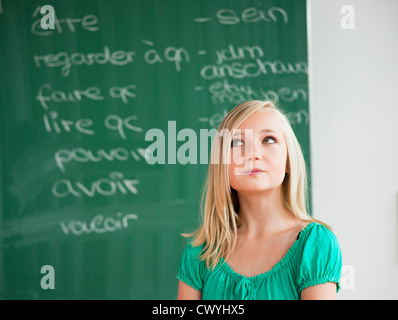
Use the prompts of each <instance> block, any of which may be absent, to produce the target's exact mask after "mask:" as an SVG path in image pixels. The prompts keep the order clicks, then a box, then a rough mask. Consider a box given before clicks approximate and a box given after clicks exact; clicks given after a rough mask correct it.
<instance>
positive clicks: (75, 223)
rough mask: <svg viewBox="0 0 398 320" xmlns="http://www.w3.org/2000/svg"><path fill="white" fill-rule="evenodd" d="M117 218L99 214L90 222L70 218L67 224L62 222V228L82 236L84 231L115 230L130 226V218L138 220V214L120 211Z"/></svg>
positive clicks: (67, 232)
mask: <svg viewBox="0 0 398 320" xmlns="http://www.w3.org/2000/svg"><path fill="white" fill-rule="evenodd" d="M116 215H117V218H116V219H115V218H112V217H106V218H104V216H103V215H101V214H97V215H96V216H95V217H94V218H93V219H92V220H91V221H90V222H85V221H79V220H70V221H69V222H68V223H67V224H65V222H61V223H60V225H61V228H62V231H63V233H64V234H65V235H68V234H72V235H75V236H80V235H82V234H84V233H87V234H89V233H93V232H94V233H105V232H113V231H117V230H121V229H126V228H128V226H129V220H137V219H138V216H137V215H136V214H131V213H130V214H126V215H124V216H123V215H122V213H120V212H118V213H117V214H116Z"/></svg>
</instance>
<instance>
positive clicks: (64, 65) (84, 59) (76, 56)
mask: <svg viewBox="0 0 398 320" xmlns="http://www.w3.org/2000/svg"><path fill="white" fill-rule="evenodd" d="M134 55H135V52H134V51H124V50H118V51H114V52H112V53H111V52H110V50H109V48H108V47H107V46H105V47H104V51H103V52H99V53H81V52H75V53H72V54H68V53H67V52H59V53H56V54H47V55H43V56H41V55H36V54H35V55H34V56H33V59H34V62H35V65H36V67H37V68H40V67H41V66H42V65H44V66H46V67H49V68H55V67H61V74H62V75H63V76H64V77H67V76H68V75H69V73H70V69H71V67H72V66H79V65H87V66H92V65H96V64H106V63H109V64H112V65H117V66H123V65H126V64H128V63H133V62H134V58H133V56H134Z"/></svg>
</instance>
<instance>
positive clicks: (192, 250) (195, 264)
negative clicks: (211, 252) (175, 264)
mask: <svg viewBox="0 0 398 320" xmlns="http://www.w3.org/2000/svg"><path fill="white" fill-rule="evenodd" d="M202 249H203V245H202V246H199V247H194V246H192V244H191V243H189V244H188V245H187V246H186V247H185V249H184V252H183V253H182V255H181V259H180V265H179V269H178V274H177V278H178V279H179V280H181V281H182V282H184V283H186V284H187V285H189V286H191V287H192V288H194V289H196V290H199V291H202V288H203V280H204V276H205V272H206V263H205V261H200V258H199V256H200V253H201V251H202Z"/></svg>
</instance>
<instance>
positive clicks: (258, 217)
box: [238, 188, 298, 237]
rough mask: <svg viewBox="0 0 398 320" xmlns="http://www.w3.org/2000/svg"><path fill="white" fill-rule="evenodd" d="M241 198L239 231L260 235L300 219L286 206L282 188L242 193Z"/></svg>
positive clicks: (249, 234)
mask: <svg viewBox="0 0 398 320" xmlns="http://www.w3.org/2000/svg"><path fill="white" fill-rule="evenodd" d="M238 199H239V207H240V208H239V218H240V227H239V232H240V233H242V232H244V233H245V234H246V235H248V236H252V237H258V236H261V235H266V234H273V233H275V232H279V231H282V230H286V228H290V227H292V226H294V225H297V223H298V220H297V219H296V218H295V217H294V216H293V215H292V214H291V213H290V212H289V211H288V210H286V209H285V208H284V206H283V203H282V197H281V189H280V188H278V189H273V190H267V191H264V192H261V193H250V194H242V193H239V192H238Z"/></svg>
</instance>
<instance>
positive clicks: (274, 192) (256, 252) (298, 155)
mask: <svg viewBox="0 0 398 320" xmlns="http://www.w3.org/2000/svg"><path fill="white" fill-rule="evenodd" d="M204 199H205V203H204V208H203V206H202V215H203V222H202V225H201V226H200V227H199V229H198V230H197V231H196V232H194V233H193V234H190V235H186V236H193V241H192V242H191V243H190V244H188V245H187V246H186V248H185V250H184V252H183V254H182V256H181V260H180V266H179V271H178V275H177V278H178V279H179V287H178V297H177V299H213V300H218V299H234V300H235V299H335V297H336V292H337V291H338V290H339V288H340V286H339V279H340V274H341V267H342V261H341V251H340V247H339V244H338V241H337V239H336V237H335V235H334V234H333V233H332V232H331V231H330V228H329V227H328V226H327V225H325V224H323V223H321V222H320V221H318V220H315V219H314V218H312V217H311V216H310V215H309V214H308V213H307V211H308V210H307V203H306V201H307V181H306V167H305V162H304V157H303V154H302V151H301V149H300V145H299V143H298V141H297V138H296V136H295V134H294V132H293V130H292V128H291V126H290V124H289V120H288V119H287V117H286V116H285V115H284V114H283V113H282V111H281V110H280V109H278V108H277V107H276V106H275V105H274V104H273V103H272V102H269V101H266V102H263V101H248V102H245V103H242V104H240V105H238V106H237V107H235V108H233V109H232V110H231V111H230V112H229V113H228V114H227V116H226V117H225V118H224V120H223V121H222V123H221V124H220V127H219V129H218V132H217V134H216V136H215V138H214V141H213V145H212V150H211V157H210V164H209V169H208V176H207V181H206V185H205V188H204V190H203V194H202V203H203V200H204ZM203 209H204V210H203Z"/></svg>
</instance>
